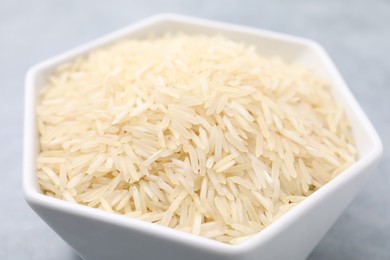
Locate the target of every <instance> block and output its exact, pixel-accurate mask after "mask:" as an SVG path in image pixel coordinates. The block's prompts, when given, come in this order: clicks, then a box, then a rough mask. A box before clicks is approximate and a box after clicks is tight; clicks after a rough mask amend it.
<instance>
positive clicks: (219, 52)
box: [36, 34, 356, 244]
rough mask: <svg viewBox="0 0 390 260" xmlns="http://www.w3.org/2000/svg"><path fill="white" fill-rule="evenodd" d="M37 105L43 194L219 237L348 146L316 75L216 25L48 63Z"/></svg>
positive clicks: (268, 215)
mask: <svg viewBox="0 0 390 260" xmlns="http://www.w3.org/2000/svg"><path fill="white" fill-rule="evenodd" d="M36 112H37V125H38V131H39V144H40V152H39V156H38V158H37V176H38V180H39V184H40V187H41V189H42V190H43V192H44V193H45V194H46V195H48V196H52V197H56V198H59V199H63V200H66V201H69V202H72V203H79V204H82V205H86V206H89V207H94V208H99V209H103V210H106V211H109V212H114V213H117V214H122V215H126V216H129V217H132V218H138V219H141V220H143V221H148V222H152V223H156V224H160V225H165V226H168V227H171V228H175V229H178V230H181V231H184V232H189V233H192V234H195V235H200V236H203V237H206V238H210V239H214V240H218V241H221V242H224V243H230V244H237V243H242V242H243V241H245V240H246V239H248V238H250V237H253V235H255V234H256V233H258V232H260V231H261V230H263V229H264V228H265V227H266V226H268V225H269V224H270V223H272V222H274V221H275V220H276V219H277V218H279V217H280V216H282V215H283V214H284V213H285V212H287V211H288V210H290V209H291V208H293V207H294V206H295V205H297V203H299V202H301V201H303V200H304V199H305V198H306V197H307V196H309V195H310V194H312V193H313V192H315V191H316V190H317V189H319V188H320V187H321V186H323V185H324V184H325V183H327V182H328V181H330V180H331V179H332V178H334V177H336V176H337V175H338V174H340V173H341V172H342V171H344V170H345V169H347V168H348V167H349V166H350V165H351V164H352V163H353V162H354V160H355V156H356V155H355V153H356V152H355V148H354V143H353V139H352V135H351V130H350V124H349V122H348V120H347V119H346V116H345V114H344V111H343V108H342V106H340V105H338V104H337V103H336V102H335V101H334V99H333V98H332V95H331V93H330V86H329V84H328V83H327V82H326V81H325V80H323V79H322V78H320V77H318V76H317V75H316V74H314V73H313V72H311V71H310V70H308V69H306V68H304V67H301V66H299V65H294V64H287V63H286V62H284V61H282V60H280V59H277V58H264V57H262V56H260V54H259V53H257V51H256V49H255V48H253V47H249V46H246V45H245V44H241V43H237V42H234V41H232V40H229V39H227V38H224V37H222V36H214V37H208V36H200V35H192V36H189V35H179V34H178V35H174V36H165V37H161V38H155V39H150V40H126V41H122V42H119V43H116V44H113V45H111V46H108V47H105V48H101V49H98V50H94V51H92V52H91V53H89V54H88V55H87V56H85V57H82V58H79V59H78V60H75V61H72V62H70V63H67V64H64V65H62V66H60V67H59V68H57V70H56V71H54V72H53V73H52V75H51V76H50V78H49V79H48V83H47V86H45V87H44V88H43V90H42V92H41V96H40V100H39V104H38V106H37V109H36Z"/></svg>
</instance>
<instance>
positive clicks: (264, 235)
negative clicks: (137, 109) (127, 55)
mask: <svg viewBox="0 0 390 260" xmlns="http://www.w3.org/2000/svg"><path fill="white" fill-rule="evenodd" d="M165 21H171V22H176V23H186V24H191V25H198V26H199V25H200V26H206V27H212V28H216V29H222V30H229V31H235V32H238V33H247V34H252V35H255V36H262V37H266V38H271V39H276V40H282V41H286V42H290V43H295V44H296V43H297V44H301V45H304V46H306V47H308V48H311V49H312V50H313V51H315V52H316V54H317V55H319V56H320V58H321V59H322V61H323V62H324V63H325V65H326V66H327V68H328V69H329V71H330V73H331V74H332V76H333V77H334V81H335V84H337V85H338V87H339V88H341V89H342V91H344V92H345V93H344V94H345V95H346V98H347V99H348V102H349V103H348V104H349V105H350V106H352V108H351V110H352V111H354V112H355V113H356V114H357V115H358V117H359V119H360V120H361V121H362V122H363V124H362V125H363V126H364V127H365V128H366V129H365V130H366V132H367V133H368V136H369V137H370V139H371V140H370V141H371V149H369V151H368V152H367V153H366V154H365V155H364V156H362V157H361V158H359V160H358V161H357V162H355V163H354V164H353V165H352V166H351V167H350V168H348V169H347V170H346V171H344V172H343V173H342V174H340V175H338V176H337V177H335V178H334V179H332V180H331V181H329V182H328V183H326V184H325V185H324V186H322V187H321V188H320V189H318V190H317V191H316V192H314V193H313V194H311V195H310V196H308V197H307V198H306V199H305V200H304V201H302V202H300V203H299V204H298V205H297V206H295V207H294V208H293V209H291V210H289V211H288V212H287V213H285V214H284V215H283V216H281V217H280V218H279V219H277V220H275V221H274V222H273V223H272V224H270V225H269V226H267V227H266V228H265V229H264V230H262V231H260V232H259V233H258V234H256V235H255V236H254V237H252V238H250V239H248V240H247V241H245V242H243V243H241V244H238V245H230V244H225V243H222V242H219V241H215V240H212V239H208V238H204V237H201V236H196V235H192V234H189V233H185V232H182V231H179V230H176V229H172V228H169V227H165V226H161V225H158V224H154V223H149V222H146V221H141V220H138V219H135V218H129V217H126V216H123V215H119V214H115V213H114V214H113V213H110V212H106V211H103V210H100V209H95V208H90V207H87V206H83V205H79V204H74V203H71V202H67V201H63V200H60V199H56V198H52V197H48V196H46V195H44V194H42V193H40V191H39V190H38V188H37V185H36V182H35V177H36V172H35V155H36V153H35V150H34V148H35V147H36V144H35V143H36V142H37V140H36V137H35V136H36V133H35V131H36V124H35V105H36V100H35V97H36V86H35V85H36V84H35V83H34V81H35V79H36V77H37V75H39V74H40V73H42V71H44V70H46V69H49V68H52V67H54V66H56V65H57V64H60V63H62V62H64V61H66V60H69V59H73V58H74V57H76V56H78V55H83V54H85V53H86V52H88V51H89V50H91V49H94V48H98V47H101V46H103V45H105V44H108V43H110V42H112V41H114V40H115V39H117V38H121V37H124V36H126V35H129V34H131V33H132V32H134V31H136V30H139V29H142V27H145V26H148V25H153V24H156V23H160V22H165ZM31 126H33V131H31ZM23 137H24V141H23V192H24V197H25V199H26V201H27V202H28V204H30V206H35V205H38V206H41V207H46V208H51V209H54V210H57V211H63V212H67V213H70V214H74V215H79V216H82V217H86V218H90V219H94V220H98V221H102V222H106V223H109V224H111V225H116V226H121V227H124V228H127V229H129V230H131V229H135V230H138V231H142V232H144V233H147V234H149V235H155V236H159V237H160V238H162V239H170V240H171V241H174V242H177V243H182V244H186V245H188V246H193V247H197V248H199V249H203V250H207V251H210V252H214V253H219V254H229V255H232V254H241V253H244V252H248V251H250V250H251V249H253V248H255V247H258V246H259V245H260V244H262V243H264V242H266V241H267V240H269V239H271V238H272V237H273V236H275V235H276V234H278V233H279V232H282V231H283V230H284V229H285V228H286V227H288V226H289V225H291V223H293V222H294V221H295V220H296V219H298V218H300V217H301V216H302V215H304V214H305V212H307V211H309V210H310V208H311V207H312V205H315V204H317V203H319V202H320V201H321V198H323V197H324V196H326V195H327V194H328V193H331V192H332V190H334V189H337V188H340V187H342V186H343V185H344V184H345V183H347V182H349V181H350V180H351V179H353V178H355V177H356V176H357V175H359V173H360V172H361V169H363V168H365V167H368V166H370V165H372V164H374V163H375V162H376V161H378V160H379V158H380V156H381V154H382V152H383V145H382V143H381V140H380V138H379V136H378V134H377V133H376V131H375V129H374V127H373V126H372V124H371V123H370V121H369V119H368V118H367V116H366V115H365V113H364V112H363V110H362V109H361V108H360V106H359V105H358V103H357V101H356V100H355V98H354V97H353V95H352V93H351V92H350V90H349V88H348V87H347V85H346V84H345V82H344V80H343V79H342V77H341V75H340V73H339V72H338V71H337V69H336V67H335V65H334V64H333V62H332V61H331V59H330V58H329V56H328V55H327V53H326V52H325V50H324V49H323V48H322V47H321V46H320V45H319V44H317V43H316V42H314V41H312V40H308V39H304V38H300V37H296V36H291V35H287V34H282V33H277V32H273V31H268V30H262V29H257V28H252V27H247V26H241V25H235V24H229V23H223V22H217V21H213V20H207V19H201V18H194V17H190V16H184V15H178V14H170V13H164V14H159V15H155V16H152V17H150V18H147V19H144V20H141V21H140V22H137V23H133V24H131V25H129V26H126V27H124V28H122V29H119V30H116V31H114V32H112V33H109V34H106V35H104V36H102V37H98V38H97V39H95V40H92V41H90V42H88V43H86V44H83V45H81V46H80V47H77V48H74V49H71V50H70V51H66V52H64V53H62V54H60V55H58V56H55V57H54V58H51V59H48V60H46V61H43V62H41V63H38V64H37V65H35V66H33V67H32V68H31V69H30V70H29V71H28V73H27V76H26V82H25V97H24V129H23Z"/></svg>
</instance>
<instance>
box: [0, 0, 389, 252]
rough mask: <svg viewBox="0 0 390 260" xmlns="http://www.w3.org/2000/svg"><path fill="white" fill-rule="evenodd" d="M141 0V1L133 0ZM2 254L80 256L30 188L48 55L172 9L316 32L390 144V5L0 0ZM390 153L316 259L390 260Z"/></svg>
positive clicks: (288, 30) (285, 29) (296, 32)
mask: <svg viewBox="0 0 390 260" xmlns="http://www.w3.org/2000/svg"><path fill="white" fill-rule="evenodd" d="M131 2H133V4H131ZM0 6H1V7H0V71H1V73H0V90H1V91H0V122H1V124H0V143H1V144H2V145H1V146H0V163H1V165H2V168H3V170H2V172H1V173H0V174H1V175H2V181H1V183H0V259H20V260H23V259H57V260H69V259H79V257H78V256H77V255H76V254H75V253H74V252H73V251H72V249H71V248H70V247H69V246H68V245H67V244H66V243H65V242H64V241H63V240H61V238H60V237H58V236H57V235H56V234H55V233H54V232H53V231H52V230H51V229H50V228H49V227H48V226H47V225H46V224H45V223H44V222H43V221H41V220H40V219H39V218H38V217H37V215H35V214H34V213H33V211H32V210H31V209H30V208H29V207H28V206H27V204H26V202H25V201H24V199H23V195H22V189H21V174H22V129H23V126H22V119H23V112H22V111H23V81H24V77H25V73H26V70H27V69H28V68H29V67H30V66H31V65H33V64H34V63H37V62H39V61H41V60H44V59H46V58H49V57H51V56H53V55H56V54H58V53H61V52H63V51H65V50H67V49H69V48H72V47H75V46H77V45H79V44H82V43H84V42H87V41H89V40H92V39H94V38H96V37H99V36H101V35H104V34H106V33H108V32H110V31H112V30H114V29H117V28H120V27H122V26H125V25H128V24H130V23H132V22H134V21H137V20H140V19H142V18H144V17H147V16H150V15H153V14H157V13H161V12H173V13H181V14H189V15H194V16H199V17H205V18H210V19H215V20H220V21H225V22H231V23H237V24H242V25H249V26H254V27H258V28H263V29H269V30H275V31H279V32H284V33H289V34H294V35H298V36H302V37H307V38H310V39H313V40H315V41H317V42H319V43H320V44H321V45H323V46H324V48H325V49H326V50H327V51H328V52H329V54H330V56H331V57H332V59H333V60H334V62H335V63H336V65H337V67H338V68H339V70H340V72H341V74H342V75H343V76H344V78H345V80H346V82H347V84H348V85H349V86H350V88H351V91H352V92H353V94H354V95H355V97H356V99H357V100H358V102H359V103H360V104H361V106H362V107H363V109H364V110H365V111H366V113H367V115H368V117H369V118H370V119H371V121H372V123H373V124H374V126H375V127H376V129H377V130H378V132H379V135H380V136H381V138H382V141H383V143H384V146H385V147H389V145H390V109H389V106H388V103H387V102H388V99H389V98H390V85H389V82H390V59H389V57H390V56H389V52H388V49H389V47H390V29H389V24H390V2H389V1H386V0H383V1H363V0H361V1H360V0H359V1H337V0H332V1H305V0H296V1H282V0H280V1H272V2H271V1H256V0H248V1H233V0H228V1H222V0H217V1H192V0H191V1H180V0H174V1H170V2H168V4H163V1H158V0H155V1H150V0H143V1H139V2H137V3H136V4H134V1H125V0H121V1H97V0H95V1H90V0H89V1H77V0H70V1H49V0H47V1H44V0H36V1H19V0H16V1H5V0H0ZM389 156H390V153H389V152H388V151H387V150H386V149H385V152H384V157H383V159H382V161H381V162H380V164H379V167H378V168H377V170H376V172H375V173H374V174H372V175H371V176H370V179H369V180H368V182H367V183H366V184H365V185H364V187H363V188H362V190H361V191H360V193H359V194H358V196H357V197H356V198H355V199H354V200H353V202H352V203H351V204H350V206H349V207H348V208H347V210H346V211H345V212H344V213H343V215H342V216H341V217H340V218H339V219H338V221H337V222H336V224H335V225H334V226H333V227H332V228H331V230H330V231H329V232H328V233H327V235H326V236H325V237H324V238H323V240H322V241H321V242H320V243H319V245H318V246H317V247H316V248H315V249H314V251H313V252H312V254H311V255H310V256H309V258H308V259H390V207H389V205H390V195H389V188H388V187H389V184H390V183H389V180H390V177H389V170H390V157H389Z"/></svg>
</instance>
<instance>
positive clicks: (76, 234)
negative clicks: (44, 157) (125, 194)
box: [23, 14, 382, 260]
mask: <svg viewBox="0 0 390 260" xmlns="http://www.w3.org/2000/svg"><path fill="white" fill-rule="evenodd" d="M167 32H184V33H188V34H192V33H198V34H206V35H215V34H222V35H224V36H226V37H227V38H230V39H233V40H237V41H241V42H245V43H248V44H251V45H255V46H256V47H257V49H258V50H259V52H261V53H262V54H263V55H265V56H275V55H276V56H279V57H281V58H283V59H285V60H287V61H289V62H295V63H301V64H304V65H306V66H308V67H310V68H312V69H313V70H315V71H316V72H317V73H320V74H322V75H323V76H324V77H325V78H327V79H328V80H329V81H330V82H331V83H332V92H333V94H334V97H335V98H336V99H337V100H338V101H339V102H341V103H342V104H343V105H344V107H345V110H346V113H347V116H348V118H349V120H350V122H351V124H352V130H353V135H354V139H355V142H356V145H357V150H358V160H357V161H356V163H355V164H353V165H352V166H351V167H350V168H349V169H348V170H346V171H345V172H343V173H342V174H340V175H339V176H338V177H336V178H335V179H333V180H332V181H330V182H329V183H327V184H326V185H324V186H323V187H322V188H320V189H319V190H318V191H316V192H314V193H313V194H312V195H310V196H309V197H308V198H307V199H305V200H304V201H303V202H301V203H300V204H299V205H298V206H296V207H295V208H294V209H292V210H291V211H289V212H288V213H286V214H285V215H284V216H282V217H281V218H280V219H278V220H277V221H275V222H274V223H273V224H271V225H270V226H268V227H267V228H266V229H264V230H263V231H261V232H260V233H258V234H257V235H256V236H254V237H253V238H251V239H249V240H248V241H246V242H244V243H243V244H240V245H228V244H224V243H220V242H217V241H213V240H209V239H206V238H203V237H199V236H194V235H191V234H187V233H184V232H181V231H177V230H174V229H171V228H167V227H164V226H160V225H157V224H152V223H147V222H143V221H140V220H137V219H132V218H129V217H125V216H121V215H116V214H113V213H109V212H105V211H103V210H100V209H94V208H89V207H86V206H82V205H77V204H72V203H69V202H66V201H62V200H59V199H55V198H51V197H48V196H45V195H44V194H42V192H41V190H40V188H39V186H38V184H37V177H36V171H35V169H36V163H35V160H36V156H37V153H38V150H39V147H38V141H37V140H38V136H37V127H36V121H35V105H36V100H37V92H38V90H39V89H40V88H41V87H42V86H43V85H44V84H45V82H46V79H47V76H48V75H49V74H50V73H51V71H53V69H54V68H55V67H56V66H58V65H60V64H62V63H64V62H68V61H70V60H72V59H75V58H76V57H79V56H83V55H86V54H87V53H88V52H89V51H91V50H94V49H97V48H101V47H103V46H105V45H108V44H111V43H113V42H116V41H119V40H121V39H125V38H143V37H146V36H148V35H150V34H153V35H161V34H165V33H167ZM381 154H382V144H381V141H380V139H379V137H378V135H377V133H376V132H375V130H374V128H373V126H372V125H371V123H370V122H369V120H368V119H367V117H366V115H365V114H364V112H363V111H362V109H361V108H360V107H359V105H358V103H357V102H356V100H355V99H354V97H353V96H352V94H351V92H350V91H349V89H348V87H347V86H346V84H345V83H344V81H343V79H342V77H341V76H340V74H339V73H338V71H337V69H336V67H335V66H334V64H333V63H332V61H331V60H330V58H329V57H328V55H327V54H326V52H325V51H324V50H323V48H321V47H320V46H319V45H318V44H317V43H315V42H312V41H310V40H306V39H302V38H298V37H294V36H288V35H284V34H279V33H275V32H270V31H264V30H258V29H253V28H248V27H242V26H237V25H230V24H225V23H220V22H214V21H208V20H202V19H197V18H191V17H186V16H179V15H172V14H164V15H158V16H154V17H151V18H149V19H146V20H143V21H141V22H139V23H136V24H133V25H130V26H129V27H126V28H124V29H121V30H118V31H116V32H114V33H112V34H109V35H107V36H104V37H102V38H99V39H97V40H95V41H92V42H90V43H88V44H86V45H83V46H81V47H78V48H76V49H74V50H71V51H69V52H66V53H64V54H62V55H60V56H57V57H55V58H53V59H50V60H48V61H45V62H42V63H40V64H38V65H36V66H34V67H33V68H31V69H30V71H29V72H28V74H27V78H26V89H25V122H24V175H23V188H24V194H25V198H26V200H27V202H28V204H29V205H30V206H31V207H32V209H33V210H34V211H35V212H36V213H37V214H38V215H39V216H40V217H41V218H42V219H43V220H44V221H45V222H46V223H47V224H48V225H49V226H50V227H51V228H53V230H54V231H55V232H57V234H58V235H59V236H61V237H62V238H63V239H64V240H65V241H66V242H67V243H68V244H69V245H70V246H71V247H73V248H74V249H75V250H76V251H77V252H78V254H79V255H80V256H82V257H83V258H85V259H161V260H174V259H186V260H191V259H194V260H195V259H212V260H219V259H220V260H223V259H248V260H249V259H264V260H265V259H304V258H305V257H307V256H308V255H309V253H310V252H311V251H312V250H313V248H314V247H315V245H316V244H317V243H318V242H319V241H320V240H321V238H322V237H323V236H324V234H325V233H326V232H327V230H328V229H329V228H330V227H331V225H332V224H333V223H334V222H335V220H336V219H337V217H338V216H339V215H340V214H341V213H342V211H343V210H344V209H345V207H346V206H347V205H348V204H349V202H350V201H351V200H352V198H353V197H354V196H355V195H356V193H357V191H358V189H359V187H360V186H361V184H362V182H364V180H365V179H366V178H367V176H369V173H370V172H372V170H373V168H374V167H375V165H376V163H377V162H378V160H379V158H380V156H381ZM48 246H50V245H48Z"/></svg>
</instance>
